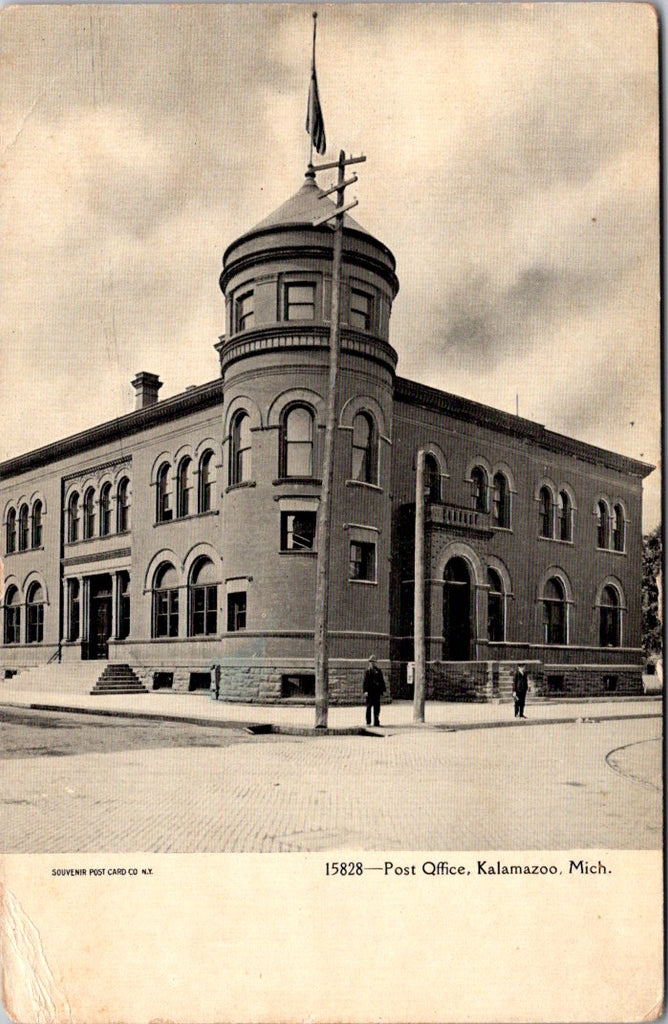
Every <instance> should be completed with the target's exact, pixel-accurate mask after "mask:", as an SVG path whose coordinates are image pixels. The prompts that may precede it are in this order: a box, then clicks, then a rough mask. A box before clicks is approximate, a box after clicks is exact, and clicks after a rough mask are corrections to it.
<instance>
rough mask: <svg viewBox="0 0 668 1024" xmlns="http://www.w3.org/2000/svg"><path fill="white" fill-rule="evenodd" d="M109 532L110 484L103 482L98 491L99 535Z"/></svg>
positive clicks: (104, 535) (105, 535)
mask: <svg viewBox="0 0 668 1024" xmlns="http://www.w3.org/2000/svg"><path fill="white" fill-rule="evenodd" d="M110 533H111V484H108V483H107V484H105V485H104V486H103V488H102V490H101V491H100V537H108V536H109V534H110Z"/></svg>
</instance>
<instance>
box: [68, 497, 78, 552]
mask: <svg viewBox="0 0 668 1024" xmlns="http://www.w3.org/2000/svg"><path fill="white" fill-rule="evenodd" d="M67 539H68V541H69V543H70V544H75V543H76V541H78V540H79V495H78V494H77V492H76V491H75V492H74V493H73V494H71V495H70V500H69V502H68V505H67Z"/></svg>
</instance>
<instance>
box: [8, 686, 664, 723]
mask: <svg viewBox="0 0 668 1024" xmlns="http://www.w3.org/2000/svg"><path fill="white" fill-rule="evenodd" d="M2 704H11V705H19V706H35V705H39V706H40V707H44V708H47V707H49V708H51V707H53V708H58V709H59V710H80V711H87V712H103V713H114V712H116V713H121V714H124V715H125V714H130V715H133V716H135V715H138V716H143V715H147V716H151V717H158V718H168V719H169V718H176V719H183V720H188V721H195V722H200V721H201V722H207V723H212V724H221V725H222V724H226V723H230V724H236V725H239V724H241V725H265V726H269V725H271V726H274V727H276V728H277V729H279V730H280V729H286V730H310V729H312V728H313V726H314V724H315V710H314V708H313V706H303V705H288V704H271V705H261V704H229V703H226V702H224V701H215V700H212V699H211V698H210V697H209V696H208V694H203V693H165V692H164V691H160V692H153V691H151V692H149V693H144V694H122V695H120V694H118V695H104V696H102V695H96V696H92V695H91V694H87V693H82V694H72V693H58V692H53V691H43V692H38V691H30V692H26V691H25V690H21V689H19V688H14V689H12V687H11V686H10V685H3V686H2V687H0V705H2ZM526 714H527V719H526V721H519V720H516V719H515V718H514V715H513V706H512V704H511V703H489V704H465V703H442V702H435V701H429V702H427V705H426V709H425V726H426V727H433V728H449V727H452V728H458V729H471V728H489V727H494V726H507V725H512V726H516V727H517V728H526V727H527V726H529V725H531V724H537V723H548V722H553V723H554V722H577V721H578V720H588V719H595V720H600V719H606V720H613V719H618V718H657V717H662V715H663V701H662V698H661V697H658V696H651V697H650V696H648V697H638V698H635V699H626V700H621V699H620V700H609V699H608V700H605V699H602V700H582V701H579V700H566V701H559V702H556V701H549V702H548V701H536V702H535V703H531V702H529V703H527V707H526ZM364 717H365V716H364V708H363V707H362V706H358V707H332V708H330V709H329V716H328V726H329V728H330V729H332V730H334V731H338V730H350V729H355V728H361V727H363V726H364ZM381 722H382V725H381V731H386V730H389V729H391V730H396V729H404V728H411V727H415V728H423V726H421V725H417V726H416V725H415V723H414V722H413V706H412V703H410V702H409V701H395V702H393V703H391V704H387V705H384V706H383V708H382V710H381Z"/></svg>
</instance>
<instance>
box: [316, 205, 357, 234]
mask: <svg viewBox="0 0 668 1024" xmlns="http://www.w3.org/2000/svg"><path fill="white" fill-rule="evenodd" d="M355 206H359V200H358V199H353V201H352V202H351V203H347V204H346V205H345V206H337V208H336V210H332V212H331V213H326V214H325V216H324V217H318V219H317V220H314V221H313V227H314V228H318V227H320V225H321V224H326V223H327V221H328V220H334V218H335V217H342V216H343V214H344V213H347V212H348V210H352V209H353V207H355Z"/></svg>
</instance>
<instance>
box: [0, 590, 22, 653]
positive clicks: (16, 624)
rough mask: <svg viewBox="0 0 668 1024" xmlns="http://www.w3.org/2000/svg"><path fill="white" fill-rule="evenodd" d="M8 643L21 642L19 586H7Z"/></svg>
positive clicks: (6, 627)
mask: <svg viewBox="0 0 668 1024" xmlns="http://www.w3.org/2000/svg"><path fill="white" fill-rule="evenodd" d="M4 638H5V643H6V644H19V643H20V642H21V598H20V596H19V592H18V588H17V587H7V592H6V594H5V628H4Z"/></svg>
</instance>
